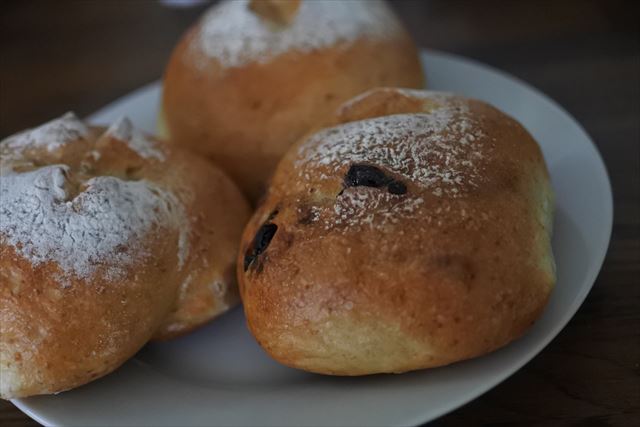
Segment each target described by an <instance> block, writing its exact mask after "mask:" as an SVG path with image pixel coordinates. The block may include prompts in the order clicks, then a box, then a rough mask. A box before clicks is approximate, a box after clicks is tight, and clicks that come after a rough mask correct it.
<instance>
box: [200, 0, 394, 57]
mask: <svg viewBox="0 0 640 427" xmlns="http://www.w3.org/2000/svg"><path fill="white" fill-rule="evenodd" d="M401 31H402V26H401V24H400V22H399V21H398V19H397V18H396V17H395V15H394V14H393V12H392V11H391V10H390V9H389V7H388V6H387V5H386V4H385V2H384V1H382V0H350V1H335V0H313V1H311V0H303V1H302V4H301V5H300V9H299V11H298V13H297V15H296V16H295V17H294V19H293V22H291V23H290V24H289V25H286V26H278V25H276V24H274V23H272V22H270V21H268V20H265V19H263V18H261V17H260V16H258V15H256V14H255V13H254V12H253V11H251V10H250V9H249V2H248V0H235V1H229V0H227V1H223V2H221V3H220V4H218V5H215V6H214V7H212V8H211V9H210V10H209V11H208V12H207V13H206V14H205V15H204V16H203V18H202V20H201V22H200V27H199V30H198V34H197V35H196V43H195V44H196V52H194V55H193V57H194V59H195V60H197V58H198V57H199V56H201V55H202V53H204V55H206V56H207V57H209V58H215V59H217V60H218V61H219V62H220V63H221V64H222V65H223V66H225V67H239V66H242V65H244V64H246V63H249V62H254V61H255V62H265V61H268V60H269V59H271V58H273V57H274V56H277V55H280V54H282V53H285V52H288V51H291V50H297V51H301V52H308V51H313V50H316V49H321V48H325V47H329V46H333V45H335V44H336V43H338V42H347V43H349V42H353V41H355V40H357V39H359V38H361V37H371V38H385V37H389V36H393V35H397V34H398V33H399V32H401Z"/></svg>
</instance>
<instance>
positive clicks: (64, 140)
mask: <svg viewBox="0 0 640 427" xmlns="http://www.w3.org/2000/svg"><path fill="white" fill-rule="evenodd" d="M89 133H90V132H89V128H88V127H87V126H86V125H85V124H84V123H83V122H82V121H81V120H80V119H78V117H76V115H75V114H74V113H72V112H68V113H66V114H64V115H63V116H62V117H59V118H56V119H54V120H51V121H49V122H47V123H45V124H43V125H41V126H38V127H37V128H33V129H28V130H26V131H24V132H20V133H17V134H15V135H13V136H10V137H9V138H7V139H5V140H4V141H2V144H3V148H4V149H6V150H7V151H9V150H12V151H13V152H14V153H21V152H22V151H24V150H27V149H43V148H44V149H46V150H47V151H49V152H52V151H55V150H58V149H60V148H61V147H63V146H64V145H66V144H68V143H69V142H71V141H74V140H77V139H79V138H87V137H88V136H89Z"/></svg>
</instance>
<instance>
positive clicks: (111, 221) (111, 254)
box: [0, 165, 179, 280]
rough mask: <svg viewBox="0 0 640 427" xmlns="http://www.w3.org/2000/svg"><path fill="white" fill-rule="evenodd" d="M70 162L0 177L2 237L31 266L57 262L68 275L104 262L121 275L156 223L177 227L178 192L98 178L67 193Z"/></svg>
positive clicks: (83, 274)
mask: <svg viewBox="0 0 640 427" xmlns="http://www.w3.org/2000/svg"><path fill="white" fill-rule="evenodd" d="M67 173H68V167H66V166H64V165H53V166H47V167H44V168H40V169H37V170H34V171H30V172H26V173H11V174H8V175H5V176H3V177H2V178H1V179H2V188H1V194H2V197H1V198H2V207H0V216H1V217H2V221H1V222H0V235H2V239H3V240H6V242H7V243H9V244H11V245H12V246H14V248H15V249H16V250H17V251H18V253H20V254H21V255H22V256H24V257H25V258H27V259H29V260H30V261H31V262H32V263H33V264H34V265H38V264H41V263H43V262H47V261H55V262H56V263H57V264H58V265H59V267H60V269H61V270H62V271H63V273H64V275H65V276H69V275H74V276H76V277H80V278H87V277H91V276H92V275H93V274H94V273H95V271H96V268H97V267H98V266H99V265H101V264H103V265H106V266H107V271H106V274H107V277H108V278H109V279H111V280H113V279H117V278H119V277H120V276H121V275H122V273H123V271H124V268H125V267H128V266H130V265H131V264H132V263H133V262H135V261H136V260H138V259H139V258H140V257H145V256H146V255H147V254H146V253H145V250H144V247H141V246H140V245H138V243H137V242H138V241H139V240H143V239H144V237H145V235H146V233H148V232H149V231H150V230H151V229H152V228H153V227H155V226H157V225H158V224H168V225H174V226H175V225H176V221H178V220H179V219H178V218H177V217H176V215H175V214H174V211H175V210H176V206H177V205H178V203H177V201H176V200H175V197H174V196H173V195H171V194H170V193H167V192H165V191H163V190H161V189H159V188H158V187H157V186H155V185H154V184H152V183H150V182H146V181H123V180H120V179H118V178H115V177H108V176H103V177H96V178H92V179H90V180H89V181H87V183H86V185H87V187H86V189H85V190H84V191H82V192H81V193H80V194H78V195H77V197H74V198H71V199H70V198H69V197H68V196H69V192H68V190H67V189H66V188H65V186H66V184H67V181H68V180H67Z"/></svg>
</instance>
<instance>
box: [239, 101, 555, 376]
mask: <svg viewBox="0 0 640 427" xmlns="http://www.w3.org/2000/svg"><path fill="white" fill-rule="evenodd" d="M336 121H337V122H342V124H338V125H337V126H334V127H331V128H328V129H324V130H321V131H319V132H317V133H315V134H312V135H310V136H308V137H306V138H304V139H303V140H301V141H300V142H299V143H298V144H296V145H295V146H294V147H292V148H291V150H290V151H289V152H288V153H287V155H286V156H285V157H284V159H283V160H282V162H281V163H280V164H279V165H278V168H277V170H276V172H275V174H274V177H273V180H272V185H271V186H270V188H269V190H268V193H267V195H266V199H265V201H264V203H263V204H262V205H261V206H260V207H259V208H258V210H257V211H256V212H255V214H254V216H253V218H252V219H251V221H250V222H249V224H248V226H247V228H246V229H245V231H244V234H243V239H242V244H241V253H240V255H239V258H238V275H239V284H240V293H241V297H242V300H243V303H244V309H245V313H246V317H247V322H248V325H249V328H250V330H251V332H252V333H253V335H254V336H255V337H256V338H257V340H258V342H259V343H260V344H261V345H262V347H263V348H264V349H265V350H266V351H267V352H268V353H269V354H270V355H271V356H273V357H274V358H275V359H276V360H278V361H280V362H282V363H284V364H286V365H289V366H292V367H295V368H300V369H304V370H308V371H312V372H318V373H323V374H334V375H364V374H374V373H383V372H404V371H410V370H414V369H422V368H429V367H434V366H440V365H445V364H449V363H452V362H456V361H459V360H463V359H467V358H471V357H475V356H479V355H482V354H484V353H487V352H490V351H492V350H495V349H497V348H499V347H501V346H503V345H505V344H507V343H508V342H510V341H512V340H513V339H515V338H517V337H519V336H520V335H522V334H523V333H524V332H525V331H526V330H527V328H529V327H530V326H531V324H532V323H533V322H534V321H535V319H536V318H537V317H538V316H539V315H540V313H541V311H542V309H543V308H544V306H545V304H546V302H547V299H548V298H549V294H550V292H551V290H552V288H553V285H554V283H555V269H554V261H553V255H552V252H551V246H550V236H551V220H552V191H551V188H550V184H549V178H548V175H547V169H546V166H545V163H544V160H543V157H542V155H541V152H540V149H539V147H538V145H537V144H536V142H535V141H534V140H533V138H532V137H531V136H530V135H529V133H527V131H526V130H525V129H524V128H523V127H522V126H521V125H520V124H519V123H518V122H516V121H515V120H513V119H512V118H510V117H509V116H507V115H505V114H504V113H502V112H500V111H498V110H497V109H495V108H494V107H492V106H490V105H488V104H486V103H484V102H481V101H477V100H472V99H465V98H462V97H459V96H453V95H448V94H443V93H436V92H427V91H408V90H397V89H378V90H374V91H371V92H369V93H365V94H364V95H361V96H359V97H357V98H356V99H354V100H352V101H350V102H349V103H347V104H346V105H344V106H343V107H342V108H341V109H340V112H339V114H338V116H337V118H336Z"/></svg>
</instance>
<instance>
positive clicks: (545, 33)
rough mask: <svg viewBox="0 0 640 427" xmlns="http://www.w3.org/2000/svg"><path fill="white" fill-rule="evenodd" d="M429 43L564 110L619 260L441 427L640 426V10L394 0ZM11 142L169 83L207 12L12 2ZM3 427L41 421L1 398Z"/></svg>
mask: <svg viewBox="0 0 640 427" xmlns="http://www.w3.org/2000/svg"><path fill="white" fill-rule="evenodd" d="M392 4H393V6H394V8H395V9H396V10H397V12H398V14H399V15H400V16H401V17H402V19H403V20H404V21H405V23H406V24H407V26H408V28H409V30H410V32H411V33H412V34H413V36H414V37H415V39H416V41H417V43H418V44H419V45H420V46H423V47H429V48H433V49H439V50H443V51H448V52H453V53H457V54H460V55H464V56H467V57H470V58H474V59H477V60H479V61H481V62H484V63H487V64H490V65H492V66H495V67H497V68H500V69H502V70H504V71H506V72H508V73H511V74H513V75H515V76H517V77H519V78H521V79H523V80H525V81H527V82H529V83H531V84H532V85H533V86H535V87H537V88H538V89H540V90H541V91H542V92H544V93H546V94H548V95H549V96H550V97H552V98H553V99H555V100H556V101H558V102H559V103H560V104H561V105H563V106H564V107H565V108H566V109H567V110H568V111H569V112H570V113H571V114H572V115H573V116H575V117H576V118H577V119H578V121H579V122H580V123H582V125H583V126H584V127H585V128H586V130H587V132H588V133H589V134H590V135H591V136H592V138H593V139H594V140H595V142H596V144H597V145H598V148H599V150H600V152H601V153H602V156H603V157H604V160H605V162H606V164H607V167H608V170H609V174H610V176H611V181H612V185H613V190H614V199H615V212H614V213H615V219H614V227H613V236H612V240H611V245H610V248H609V253H608V256H607V258H606V261H605V264H604V266H603V269H602V272H601V273H600V276H599V277H598V280H597V282H596V284H595V286H594V288H593V290H592V291H591V293H590V294H589V296H588V298H587V300H586V302H585V304H584V305H583V306H582V308H581V309H580V310H579V311H578V313H577V314H576V316H575V317H574V318H573V320H572V321H571V322H570V323H569V325H568V326H567V327H566V328H565V329H564V330H563V331H562V332H561V333H560V335H558V337H557V338H556V339H555V340H554V341H553V342H552V343H551V344H550V345H549V346H548V347H547V348H546V349H545V350H544V351H543V352H542V353H541V354H540V355H539V356H537V357H536V358H535V359H534V360H533V361H531V362H530V363H529V364H528V365H527V366H525V367H524V368H523V369H521V370H520V371H519V372H518V373H516V374H515V375H513V376H512V377H511V378H509V379H508V380H506V381H505V382H504V383H502V384H501V385H499V386H497V387H496V388H495V389H493V390H491V391H490V392H488V393H486V394H485V395H483V396H482V397H480V398H478V399H476V400H475V401H473V402H471V403H469V404H468V405H466V406H464V407H462V408H460V409H458V410H457V411H454V412H453V413H451V414H449V415H447V416H445V417H443V418H440V419H439V420H437V421H435V422H434V423H433V424H434V425H435V426H468V425H479V424H483V425H496V426H509V425H531V426H574V425H575V426H625V425H628V426H632V425H634V426H638V425H640V77H639V76H640V29H639V24H638V22H640V13H639V12H640V8H639V4H640V2H636V1H627V2H624V1H595V0H592V1H589V0H564V1H563V0H556V1H546V0H529V1H525V0H520V1H518V0H513V1H507V0H502V1H499V0H485V1H477V0H467V1H455V0H424V1H417V0H416V1H412V0H407V1H394V2H392ZM0 8H1V9H0V10H1V16H2V20H1V22H0V31H1V34H2V35H1V37H0V137H5V136H7V135H9V134H11V133H13V132H16V131H19V130H22V129H24V128H26V127H30V126H34V125H37V124H40V123H42V122H44V121H46V120H49V119H51V118H53V117H56V116H58V115H61V114H62V113H64V112H66V111H68V110H74V111H75V112H77V113H78V114H79V115H81V116H85V115H88V114H89V113H91V112H93V111H94V110H96V109H98V108H99V107H102V106H103V105H105V104H106V103H108V102H110V101H113V100H114V99H116V98H118V97H120V96H122V95H124V94H126V93H127V92H129V91H131V90H133V89H136V88H138V87H139V86H141V85H143V84H145V83H148V82H151V81H153V80H155V79H158V78H159V77H160V76H161V73H162V69H163V67H164V65H165V63H166V62H167V59H168V57H169V54H170V52H171V49H172V47H173V45H174V44H175V43H176V41H177V40H178V38H179V37H180V35H181V34H182V33H183V31H184V30H185V29H186V28H187V27H188V26H189V25H190V24H192V23H193V22H194V21H195V20H196V18H197V17H198V16H199V15H200V13H201V12H202V11H203V10H204V8H205V6H199V7H196V8H193V9H169V8H166V7H163V6H161V5H160V4H159V3H157V2H153V1H145V0H102V1H90V0H85V1H53V0H51V1H2V2H0ZM0 425H3V426H7V427H10V426H27V425H36V424H35V423H34V422H33V421H30V420H29V419H28V418H27V417H26V416H25V415H23V414H22V413H20V412H19V411H18V410H17V409H15V408H14V407H13V406H12V405H11V404H10V403H8V402H4V401H0Z"/></svg>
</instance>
